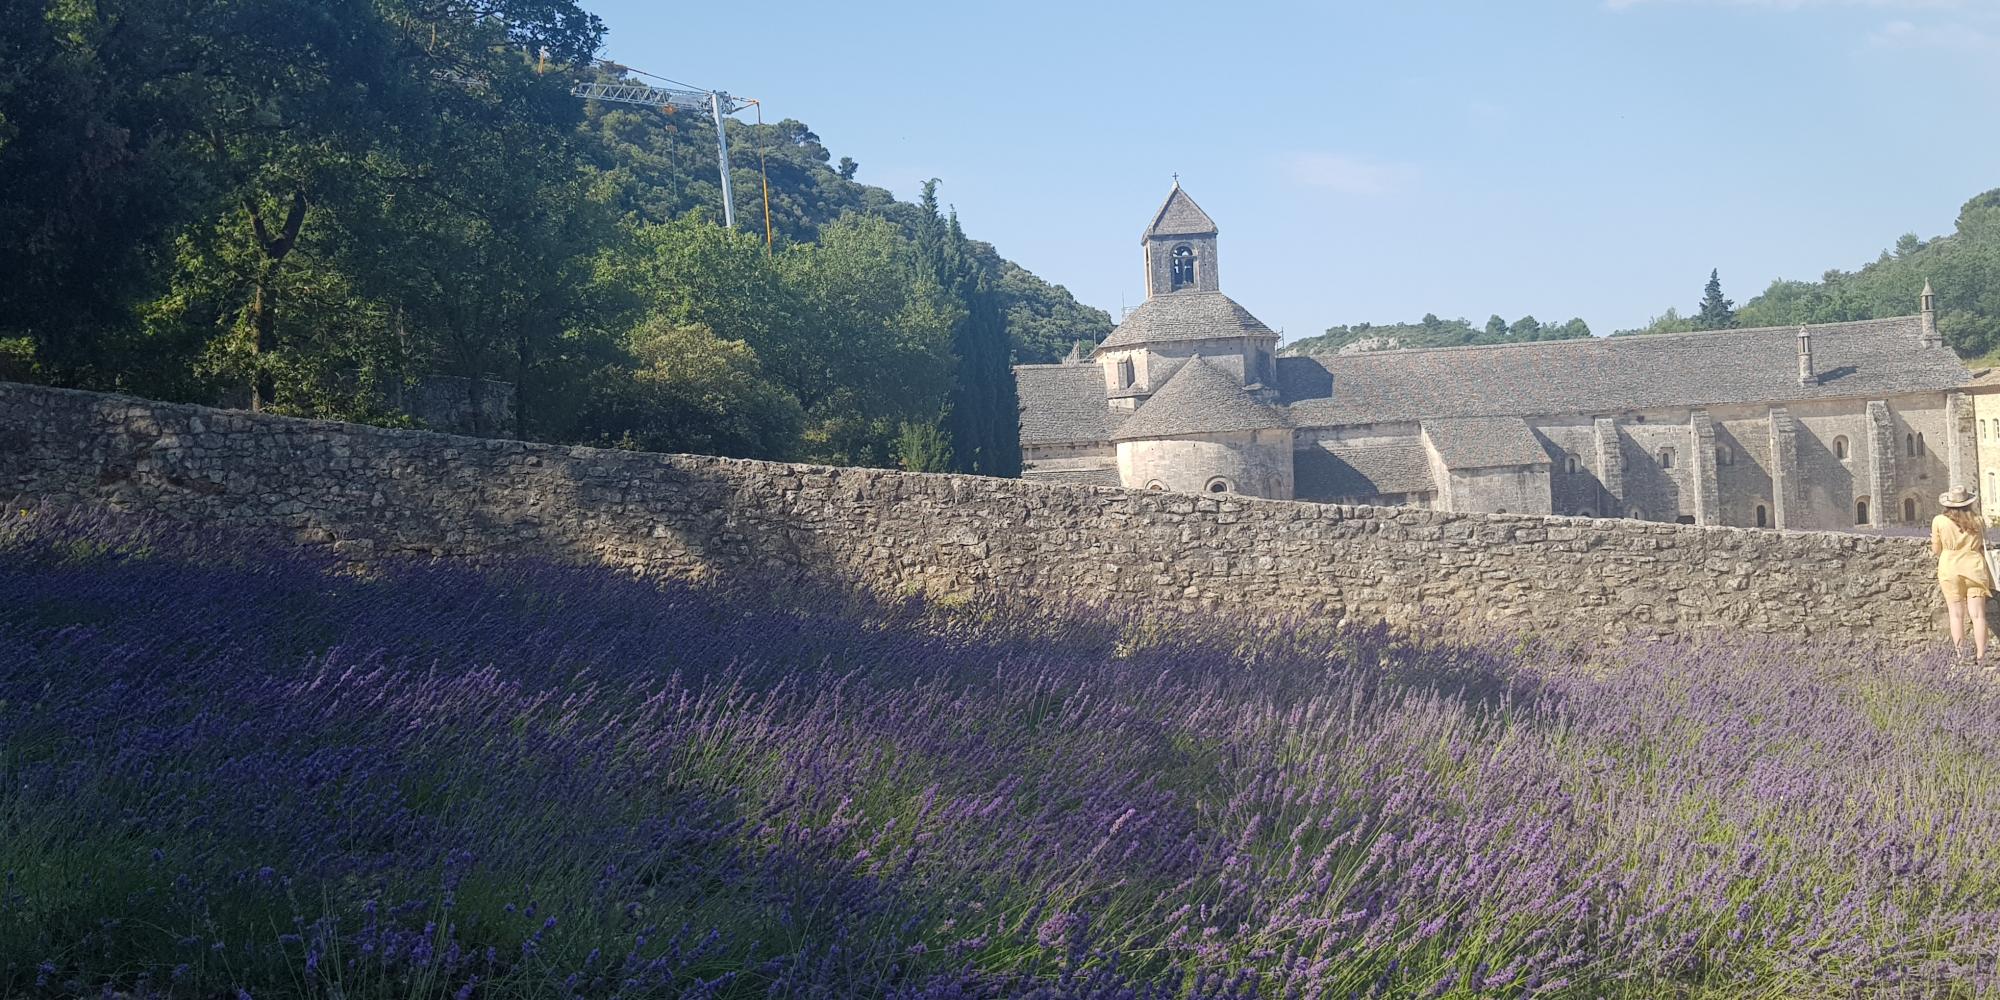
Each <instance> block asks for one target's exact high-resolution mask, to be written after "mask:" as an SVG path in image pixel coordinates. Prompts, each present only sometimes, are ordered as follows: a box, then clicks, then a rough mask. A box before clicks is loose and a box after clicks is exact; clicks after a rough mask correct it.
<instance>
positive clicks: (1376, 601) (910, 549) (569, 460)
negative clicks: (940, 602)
mask: <svg viewBox="0 0 2000 1000" xmlns="http://www.w3.org/2000/svg"><path fill="white" fill-rule="evenodd" d="M1587 428H1588V425H1579V429H1580V430H1584V429H1587ZM1584 439H1585V440H1588V439H1589V438H1588V436H1587V435H1586V437H1585V438H1584ZM0 498H11V499H13V500H14V502H16V503H21V502H26V501H33V500H43V501H47V502H50V503H55V504H64V503H77V504H88V505H106V506H110V507H113V508H116V509H121V510H126V511H131V512H136V513H141V514H146V515H151V516H155V517H160V518H166V519H174V520H180V521H188V522H201V523H209V522H215V523H226V524H229V525H233V526H238V527H241V528H243V529H245V530H264V531H268V532H274V533H281V534H283V535H285V536H287V537H291V538H296V539H299V540H301V541H304V542H307V543H310V544H317V545H326V546H330V547H331V548H332V549H333V550H334V551H336V552H338V553H341V554H343V555H345V556H348V557H351V558H353V559H356V560H361V561H366V560H369V559H373V558H378V557H381V556H384V555H388V554H393V553H407V554H416V555H430V556H440V557H450V558H467V559H475V560H476V559H480V558H483V557H488V556H491V555H495V554H525V555H536V556H544V557H552V558H557V559H563V560H575V561H582V562H589V563H595V564H601V565H609V566H615V567H622V568H628V569H632V570H637V571H641V572H645V573H650V574H661V575H671V576H682V577H696V578H707V579H719V580H745V581H754V580H763V579H769V578H771V577H772V576H778V577H785V578H795V579H816V580H823V581H827V582H832V583H837V584H842V585H849V586H867V587H879V588H891V589H906V588H907V589H922V590H925V591H928V592H932V593H952V592H978V591H987V592H992V593H996V594H1002V595H1004V594H1008V593H1033V594H1039V595H1046V596H1053V597H1059V598H1072V599H1080V600H1087V601H1093V602H1100V603H1104V604H1108V605H1112V606H1117V607H1127V608H1140V609H1146V610H1149V611H1161V612H1168V613H1171V612H1174V611H1183V610H1199V609H1225V610H1230V611H1233V612H1237V613H1241V614H1243V615H1246V616H1260V617H1262V616H1268V617H1273V618H1277V617H1285V616H1294V615H1300V614H1314V615H1324V616H1332V617H1341V618H1346V619H1350V620H1357V621H1372V620H1388V621H1392V622H1412V621H1431V620H1434V619H1436V618H1440V617H1441V618H1442V619H1443V620H1444V621H1445V622H1447V623H1457V624H1460V625H1472V624H1484V623H1494V624H1500V625H1505V626H1508V627H1515V628H1520V629H1528V630H1537V631H1555V632H1569V633H1574V632H1576V631H1578V630H1582V631H1585V632H1589V633H1594V634H1601V635H1607V636H1618V635H1625V634H1638V635H1663V634H1671V633H1677V632H1690V631H1695V632H1699V631H1714V630H1727V631H1757V632H1772V633H1785V634H1807V635H1815V634H1834V635H1851V636H1853V637H1856V638H1858V639H1870V640H1882V641H1886V642H1891V643H1897V644H1905V645H1908V644H1915V643H1918V642H1923V641H1929V640H1933V639H1935V637H1936V635H1937V632H1936V630H1935V629H1936V617H1937V615H1938V614H1939V612H1940V603H1939V600H1938V597H1937V590H1936V586H1935V584H1934V583H1933V581H1932V572H1933V570H1932V565H1931V562H1930V559H1929V556H1928V553H1927V551H1926V550H1925V546H1924V542H1923V541H1922V540H1921V539H1913V538H1895V537H1880V536H1867V535H1855V534H1838V533H1825V532H1818V533H1801V532H1775V531H1754V530H1742V529H1734V528H1698V527H1683V526H1678V525H1671V524H1645V523H1640V522H1635V521H1620V520H1606V519H1596V520H1591V519H1583V518H1569V517H1536V516H1520V515H1487V514H1475V513H1454V512H1447V511H1428V510H1416V509H1407V508H1403V509H1399V508H1386V507H1361V506H1349V505H1330V504H1315V503H1297V502H1283V501H1272V500H1259V499H1252V498H1248V497H1242V496H1236V495H1224V496H1206V495H1189V494H1184V493H1157V492H1147V491H1143V490H1126V489H1121V488H1106V487H1088V486H1065V485H1054V484H1044V483H1035V482H1027V481H1022V480H1007V479H991V478H982V477H973V476H943V475H917V474H909V473H899V472H890V471H883V470H875V469H831V468H823V467H815V466H804V465H786V464H776V463H764V462H747V461H736V460H730V459H720V458H704V457H695V456H678V455H651V454H641V453H633V452H620V451H606V450H599V449H592V448H577V447H559V446H552V445H536V444H525V443H521V442H517V441H498V440H487V439H472V438H459V437H451V436H447V435H441V434H431V433H424V432H416V431H396V430H385V429H381V428H374V427H364V426H358V425H352V424H340V423H331V422H325V421H307V420H294V419H288V418H284V417H276V416H268V415H260V414H252V413H244V412H231V411H220V410H211V409H204V408H200V407H193V406H182V405H175V404H165V403H151V402H144V401H140V400H134V399H129V398H125V397H119V396H107V395H99V394H93V393H85V392H76V391H70V390H61V389H47V388H39V387H30V386H23V385H15V384H9V383H0Z"/></svg>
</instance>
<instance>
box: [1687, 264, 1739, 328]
mask: <svg viewBox="0 0 2000 1000" xmlns="http://www.w3.org/2000/svg"><path fill="white" fill-rule="evenodd" d="M1694 325H1695V329H1697V330H1727V329H1730V328H1731V327H1734V326H1735V325H1736V303H1734V302H1731V301H1729V300H1728V299H1725V298H1723V297H1722V277H1721V275H1720V274H1719V273H1717V271H1715V270H1714V269H1711V270H1710V271H1709V272H1708V285H1707V287H1705V288H1703V289H1702V291H1701V311H1700V312H1698V313H1696V314H1695V317H1694Z"/></svg>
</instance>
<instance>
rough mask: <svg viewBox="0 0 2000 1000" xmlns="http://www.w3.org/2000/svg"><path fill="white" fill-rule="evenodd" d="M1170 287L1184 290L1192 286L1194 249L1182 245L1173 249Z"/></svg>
mask: <svg viewBox="0 0 2000 1000" xmlns="http://www.w3.org/2000/svg"><path fill="white" fill-rule="evenodd" d="M1172 277H1173V280H1172V282H1171V284H1172V287H1174V288H1175V289H1181V288H1186V287H1188V286H1189V285H1192V284H1194V248H1193V247H1191V246H1188V245H1187V244H1185V243H1183V244H1181V245H1180V246H1177V247H1175V248H1174V263H1173V276H1172Z"/></svg>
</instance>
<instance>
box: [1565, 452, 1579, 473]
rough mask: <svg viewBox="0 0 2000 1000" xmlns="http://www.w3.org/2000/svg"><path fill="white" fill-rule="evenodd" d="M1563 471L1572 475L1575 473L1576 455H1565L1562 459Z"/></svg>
mask: <svg viewBox="0 0 2000 1000" xmlns="http://www.w3.org/2000/svg"><path fill="white" fill-rule="evenodd" d="M1563 471H1564V472H1567V473H1569V474H1570V475H1572V476H1574V475H1576V456H1575V455H1571V456H1569V457H1567V458H1565V459H1563Z"/></svg>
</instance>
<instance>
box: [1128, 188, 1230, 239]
mask: <svg viewBox="0 0 2000 1000" xmlns="http://www.w3.org/2000/svg"><path fill="white" fill-rule="evenodd" d="M1213 235H1215V220H1214V219H1211V218H1209V217H1208V213H1207V212H1204V211H1202V210H1201V206H1200V205H1197V204H1195V203H1194V199H1193V198H1190V197H1188V193H1187V192H1186V191H1183V190H1181V182H1180V181H1175V182H1174V189H1173V190H1172V191H1169V192H1167V200H1166V201H1164V202H1161V203H1160V210H1159V211H1157V212H1154V213H1153V224H1152V225H1150V226H1147V227H1146V232H1145V235H1143V236H1141V237H1139V240H1140V242H1142V243H1143V242H1145V241H1146V240H1149V239H1152V238H1154V237H1156V236H1213Z"/></svg>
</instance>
